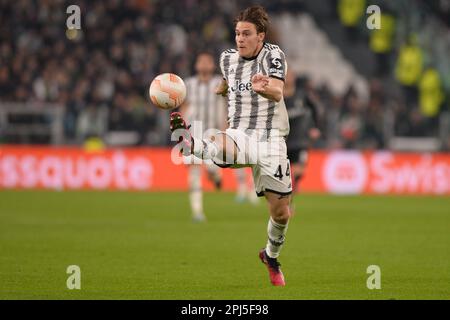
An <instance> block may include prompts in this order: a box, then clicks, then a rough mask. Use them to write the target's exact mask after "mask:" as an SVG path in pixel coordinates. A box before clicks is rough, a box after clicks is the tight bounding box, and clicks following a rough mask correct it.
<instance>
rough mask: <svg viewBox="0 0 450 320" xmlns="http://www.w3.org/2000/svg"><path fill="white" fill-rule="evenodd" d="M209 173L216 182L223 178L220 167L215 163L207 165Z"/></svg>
mask: <svg viewBox="0 0 450 320" xmlns="http://www.w3.org/2000/svg"><path fill="white" fill-rule="evenodd" d="M207 170H208V174H209V176H210V177H211V179H212V181H213V182H214V183H219V182H220V180H222V176H221V175H220V171H219V167H218V166H216V165H215V164H213V165H210V166H208V167H207Z"/></svg>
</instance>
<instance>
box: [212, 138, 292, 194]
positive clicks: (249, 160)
mask: <svg viewBox="0 0 450 320" xmlns="http://www.w3.org/2000/svg"><path fill="white" fill-rule="evenodd" d="M260 133H261V131H258V130H252V131H251V132H250V133H249V134H247V133H245V132H244V131H242V130H238V129H227V130H226V131H225V134H226V135H227V136H229V137H230V138H232V139H233V140H234V142H235V143H236V146H237V149H238V154H237V160H236V163H235V164H233V165H231V166H230V167H231V168H239V167H251V168H252V171H253V180H254V183H255V190H256V193H257V194H258V196H263V195H264V192H266V191H268V192H274V193H277V194H280V195H288V194H291V193H292V181H291V169H290V164H289V159H288V156H287V147H286V141H285V138H284V137H271V138H269V139H265V138H261V137H262V134H260ZM214 162H216V163H221V162H220V160H219V159H215V161H214Z"/></svg>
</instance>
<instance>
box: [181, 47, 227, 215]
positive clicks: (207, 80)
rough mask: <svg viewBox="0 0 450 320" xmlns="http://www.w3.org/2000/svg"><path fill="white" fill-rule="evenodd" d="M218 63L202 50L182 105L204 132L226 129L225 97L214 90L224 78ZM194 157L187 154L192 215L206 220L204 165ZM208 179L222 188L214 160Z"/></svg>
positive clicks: (186, 113)
mask: <svg viewBox="0 0 450 320" xmlns="http://www.w3.org/2000/svg"><path fill="white" fill-rule="evenodd" d="M215 69H216V65H215V63H214V57H213V56H212V54H210V53H207V52H202V53H200V54H199V55H198V56H197V59H196V62H195V71H196V75H194V76H192V77H190V78H188V79H186V81H185V83H186V90H187V95H186V100H185V102H184V103H183V105H182V106H181V107H180V112H181V114H182V115H183V116H184V117H185V119H186V120H187V121H188V122H189V123H193V122H194V121H200V122H201V124H202V128H201V129H202V131H205V130H208V129H218V130H224V129H225V128H226V127H225V125H226V104H225V99H223V98H222V97H219V96H217V95H216V94H215V93H214V89H215V88H216V87H217V86H218V85H219V84H220V82H221V81H222V79H221V77H220V76H219V75H216V74H215V73H214V72H215ZM194 160H195V159H194V158H193V157H187V158H186V159H185V163H188V164H189V173H188V180H189V201H190V204H191V211H192V218H193V220H194V221H196V222H201V221H204V220H205V219H206V217H205V214H204V212H203V193H202V165H201V164H194V162H195V161H194ZM203 163H204V164H205V166H206V171H207V173H208V179H209V180H210V181H211V182H213V183H214V186H215V187H216V189H220V188H221V187H222V177H221V172H220V168H219V167H217V166H216V165H214V164H213V163H211V162H209V163H205V162H203Z"/></svg>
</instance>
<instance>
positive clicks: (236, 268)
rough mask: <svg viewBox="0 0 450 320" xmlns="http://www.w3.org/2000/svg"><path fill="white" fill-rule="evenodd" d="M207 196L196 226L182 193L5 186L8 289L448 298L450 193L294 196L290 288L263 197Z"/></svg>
mask: <svg viewBox="0 0 450 320" xmlns="http://www.w3.org/2000/svg"><path fill="white" fill-rule="evenodd" d="M204 200H205V211H206V214H207V217H208V222H207V223H204V224H194V223H192V222H191V220H190V213H189V203H188V197H187V194H186V193H181V192H180V193H176V192H170V193H140V192H137V193H131V192H123V193H121V192H49V191H22V192H19V191H1V192H0V299H274V300H275V299H450V198H449V197H431V196H430V197H412V196H402V197H393V196H326V195H297V196H296V198H295V203H296V209H297V213H296V215H295V216H294V218H293V220H291V223H290V225H289V230H288V233H287V239H286V244H285V246H284V248H283V251H282V254H281V257H280V262H281V263H282V269H283V271H284V274H285V277H286V282H287V286H286V287H283V288H279V287H272V286H271V285H270V283H269V280H268V274H267V271H266V269H265V267H264V266H263V265H262V263H261V262H260V261H259V259H258V257H257V254H258V250H259V249H260V248H261V247H263V246H264V245H265V243H266V236H267V235H266V226H267V219H268V211H267V207H266V204H265V203H264V201H263V202H261V203H260V204H259V205H258V206H252V205H251V204H237V203H235V202H234V194H232V193H206V194H205V195H204ZM69 265H78V266H79V267H80V268H81V290H69V289H67V287H66V280H67V278H68V277H69V275H68V274H66V269H67V267H68V266H69ZM369 265H378V266H379V267H380V268H381V289H380V290H376V289H375V290H369V289H368V288H367V287H366V280H367V278H368V277H369V276H370V274H367V272H366V270H367V267H368V266H369Z"/></svg>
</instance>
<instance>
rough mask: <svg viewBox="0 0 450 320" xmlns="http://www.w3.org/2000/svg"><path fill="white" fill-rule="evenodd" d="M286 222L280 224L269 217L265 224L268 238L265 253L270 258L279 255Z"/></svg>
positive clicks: (286, 226) (286, 225)
mask: <svg viewBox="0 0 450 320" xmlns="http://www.w3.org/2000/svg"><path fill="white" fill-rule="evenodd" d="M287 228H288V224H280V223H277V222H275V221H274V220H273V219H272V217H270V219H269V223H268V225H267V234H268V236H269V239H268V240H267V245H266V253H267V255H268V256H269V257H271V258H278V256H279V255H280V251H281V247H282V246H283V243H284V239H285V236H286V231H287Z"/></svg>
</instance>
